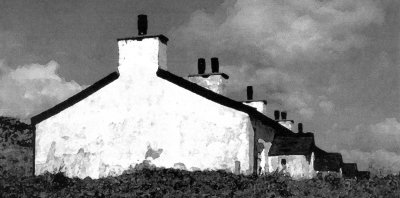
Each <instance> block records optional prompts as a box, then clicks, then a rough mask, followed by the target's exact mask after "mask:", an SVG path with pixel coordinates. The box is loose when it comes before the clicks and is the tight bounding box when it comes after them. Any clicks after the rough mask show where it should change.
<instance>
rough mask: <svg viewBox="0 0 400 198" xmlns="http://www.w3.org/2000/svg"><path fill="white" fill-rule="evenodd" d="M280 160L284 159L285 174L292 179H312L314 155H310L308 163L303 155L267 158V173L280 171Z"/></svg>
mask: <svg viewBox="0 0 400 198" xmlns="http://www.w3.org/2000/svg"><path fill="white" fill-rule="evenodd" d="M282 159H286V173H287V174H289V175H290V176H291V177H292V178H293V179H311V178H313V177H314V175H315V171H314V153H312V155H311V159H310V161H307V159H306V156H304V155H282V156H269V157H268V165H269V172H274V171H276V170H278V171H281V170H282V165H281V160H282Z"/></svg>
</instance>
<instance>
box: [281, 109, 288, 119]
mask: <svg viewBox="0 0 400 198" xmlns="http://www.w3.org/2000/svg"><path fill="white" fill-rule="evenodd" d="M286 116H287V113H286V111H282V112H281V118H282V120H286Z"/></svg>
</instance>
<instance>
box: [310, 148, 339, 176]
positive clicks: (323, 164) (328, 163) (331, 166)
mask: <svg viewBox="0 0 400 198" xmlns="http://www.w3.org/2000/svg"><path fill="white" fill-rule="evenodd" d="M342 163H343V159H342V155H341V154H340V153H325V154H324V153H319V152H316V154H315V161H314V169H315V170H316V171H336V172H339V171H340V168H341V167H342Z"/></svg>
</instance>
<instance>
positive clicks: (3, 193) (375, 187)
mask: <svg viewBox="0 0 400 198" xmlns="http://www.w3.org/2000/svg"><path fill="white" fill-rule="evenodd" d="M32 196H33V197H163V196H166V197H400V177H399V176H394V175H388V176H386V177H382V178H378V177H375V178H372V179H370V180H361V181H356V180H343V179H339V178H336V179H335V178H333V177H331V178H329V177H328V178H326V179H325V180H322V179H312V180H303V181H293V180H291V179H290V178H289V177H287V176H284V175H280V174H272V175H264V176H260V177H255V176H243V175H234V174H231V173H226V172H223V171H203V172H201V171H195V172H188V171H182V170H175V169H142V170H139V171H135V172H125V173H124V174H123V175H121V176H118V177H108V178H102V179H96V180H92V179H90V178H85V179H83V180H82V179H77V178H74V179H70V178H67V177H65V176H64V175H63V174H62V173H58V174H46V175H41V176H35V177H34V176H30V177H15V176H0V197H32Z"/></svg>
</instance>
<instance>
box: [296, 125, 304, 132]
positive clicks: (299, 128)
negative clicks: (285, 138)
mask: <svg viewBox="0 0 400 198" xmlns="http://www.w3.org/2000/svg"><path fill="white" fill-rule="evenodd" d="M297 128H298V132H299V133H303V123H299V124H297Z"/></svg>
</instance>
